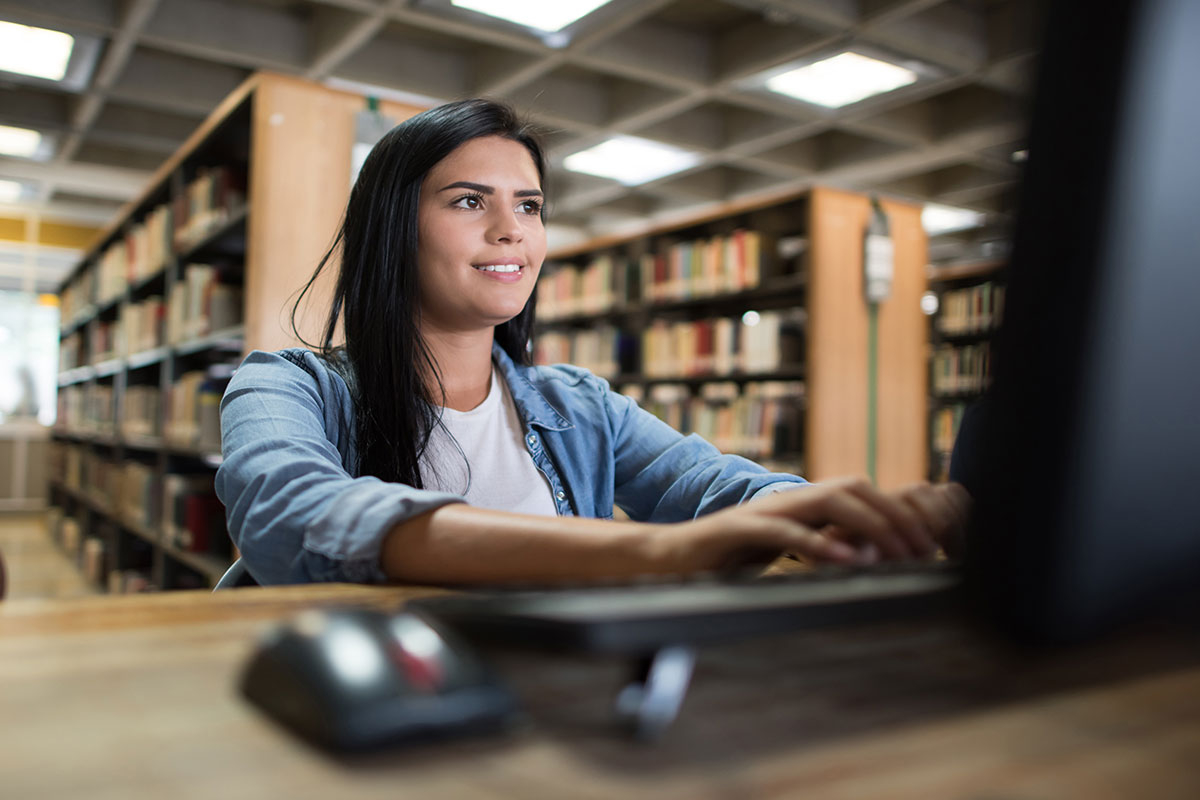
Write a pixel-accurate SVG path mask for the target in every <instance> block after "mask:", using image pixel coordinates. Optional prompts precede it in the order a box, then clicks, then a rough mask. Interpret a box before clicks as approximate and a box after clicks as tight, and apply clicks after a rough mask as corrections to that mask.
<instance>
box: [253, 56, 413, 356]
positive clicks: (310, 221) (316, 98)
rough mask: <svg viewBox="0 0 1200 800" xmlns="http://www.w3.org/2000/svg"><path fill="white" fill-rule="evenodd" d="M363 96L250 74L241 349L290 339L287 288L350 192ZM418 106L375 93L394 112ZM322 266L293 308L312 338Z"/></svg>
mask: <svg viewBox="0 0 1200 800" xmlns="http://www.w3.org/2000/svg"><path fill="white" fill-rule="evenodd" d="M365 107H366V101H365V100H364V98H363V97H361V96H359V95H355V94H351V93H349V92H342V91H337V90H334V89H329V88H326V87H324V86H321V85H319V84H315V83H310V82H308V81H304V80H300V79H297V78H290V77H286V76H282V75H272V74H264V75H261V76H259V82H258V86H257V88H256V89H255V92H254V110H253V121H252V123H251V153H250V176H249V196H250V216H249V220H248V223H247V224H248V227H247V243H246V287H245V292H246V350H247V351H249V350H252V349H259V350H276V349H279V348H281V347H293V346H296V345H297V344H299V342H298V340H297V339H296V337H295V336H294V335H293V333H292V328H291V320H290V314H291V310H292V305H293V304H294V302H295V300H296V295H297V293H298V292H299V291H300V289H301V288H302V287H303V286H304V284H305V283H306V282H307V281H308V279H309V277H310V276H311V275H312V272H313V270H314V269H316V266H317V264H318V263H319V262H320V260H321V256H322V255H324V253H325V251H326V250H328V248H329V247H330V245H331V244H332V243H333V238H334V236H335V235H336V233H337V229H338V225H339V224H340V222H341V218H342V213H343V212H344V211H345V209H346V201H347V199H349V197H350V149H351V146H352V144H353V141H354V116H355V114H356V113H357V112H359V111H361V110H363V109H364V108H365ZM421 110H422V109H420V108H417V107H415V106H405V105H400V104H398V103H382V104H381V106H380V111H381V112H382V113H383V114H385V115H386V116H388V117H391V118H392V119H393V120H395V121H396V122H400V121H401V120H404V119H407V118H408V117H410V116H412V115H413V114H416V113H418V112H419V111H421ZM333 266H334V267H335V269H327V270H326V271H325V272H324V273H323V274H322V276H321V279H320V280H319V281H318V283H317V284H316V285H315V286H314V290H313V291H310V294H309V296H307V297H306V299H305V302H304V303H303V304H302V305H301V307H300V311H299V313H298V314H297V317H296V323H297V327H298V328H299V329H300V333H301V335H302V336H303V337H304V338H305V339H306V340H308V341H310V342H318V341H319V339H320V334H321V330H322V328H323V322H324V320H325V315H326V313H327V311H328V308H329V300H330V297H331V292H332V288H333V285H334V282H335V278H336V266H337V264H336V262H335V263H334V265H333Z"/></svg>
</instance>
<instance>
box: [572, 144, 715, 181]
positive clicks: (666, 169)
mask: <svg viewBox="0 0 1200 800" xmlns="http://www.w3.org/2000/svg"><path fill="white" fill-rule="evenodd" d="M699 163H700V154H699V153H693V152H692V151H690V150H684V149H682V148H679V147H672V146H671V145H669V144H663V143H662V142H653V141H651V140H649V139H642V138H639V137H637V136H614V137H613V138H611V139H609V140H607V141H604V142H601V143H600V144H598V145H596V146H595V147H589V148H588V149H587V150H580V151H579V152H578V153H572V154H571V155H569V156H567V157H566V158H564V159H563V166H564V167H566V168H567V169H569V170H571V171H573V172H586V173H587V174H589V175H599V176H600V177H602V178H612V179H613V180H615V181H620V182H621V183H623V184H625V185H626V186H636V185H638V184H639V183H646V182H647V181H652V180H654V179H656V178H661V177H663V176H664V175H670V174H671V173H673V172H679V171H680V170H684V169H687V168H688V167H693V166H695V165H696V164H699Z"/></svg>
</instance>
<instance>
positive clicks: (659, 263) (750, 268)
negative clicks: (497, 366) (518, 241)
mask: <svg viewBox="0 0 1200 800" xmlns="http://www.w3.org/2000/svg"><path fill="white" fill-rule="evenodd" d="M763 261H764V235H763V234H762V233H761V232H759V231H751V230H737V231H734V232H733V233H732V234H730V235H729V236H714V237H712V238H708V239H697V240H695V241H689V242H680V243H678V244H674V245H670V246H668V247H665V248H663V249H662V250H661V251H660V252H657V253H648V254H645V255H643V256H641V257H640V258H625V257H620V256H613V255H601V256H598V257H596V258H594V259H592V260H591V261H589V262H588V263H587V264H583V265H578V264H563V265H560V266H558V267H557V268H552V269H549V270H547V272H546V274H545V275H543V276H542V278H541V279H540V281H539V287H538V317H539V318H540V319H542V320H546V321H549V320H554V319H560V318H562V317H568V316H572V315H577V314H595V313H603V312H605V311H608V310H610V309H613V308H619V307H622V306H626V305H630V304H634V303H642V302H646V303H653V302H656V301H667V300H680V299H686V298H689V297H705V296H710V295H715V294H722V293H727V292H738V291H742V290H744V289H750V288H753V287H756V286H758V285H759V283H760V281H761V280H762V275H763V272H764V264H763Z"/></svg>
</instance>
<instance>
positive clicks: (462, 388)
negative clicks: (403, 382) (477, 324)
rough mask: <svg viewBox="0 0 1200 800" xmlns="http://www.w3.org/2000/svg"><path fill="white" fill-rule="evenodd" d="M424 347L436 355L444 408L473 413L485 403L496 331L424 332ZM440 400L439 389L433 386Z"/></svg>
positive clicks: (490, 329)
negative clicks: (472, 411) (444, 395)
mask: <svg viewBox="0 0 1200 800" xmlns="http://www.w3.org/2000/svg"><path fill="white" fill-rule="evenodd" d="M422 335H423V337H424V339H425V346H426V347H428V348H429V354H430V355H431V356H433V360H434V363H436V364H437V365H438V371H439V372H440V374H441V378H442V388H443V389H444V390H445V392H446V398H445V406H446V408H452V409H454V410H455V411H470V410H471V409H473V408H475V407H476V406H478V405H479V404H480V403H482V402H483V401H484V400H485V399H486V398H487V395H488V391H489V390H490V389H491V385H492V384H491V380H492V340H493V339H494V337H495V332H494V330H493V329H492V328H488V329H487V331H486V332H485V331H475V332H471V333H447V332H440V331H422ZM433 393H434V400H435V401H436V400H437V387H436V386H435V387H433Z"/></svg>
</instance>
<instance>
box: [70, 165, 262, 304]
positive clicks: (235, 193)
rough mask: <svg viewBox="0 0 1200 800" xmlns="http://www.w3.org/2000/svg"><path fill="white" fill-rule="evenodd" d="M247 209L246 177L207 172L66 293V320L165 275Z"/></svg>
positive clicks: (134, 227) (131, 231) (134, 229)
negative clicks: (176, 257)
mask: <svg viewBox="0 0 1200 800" xmlns="http://www.w3.org/2000/svg"><path fill="white" fill-rule="evenodd" d="M245 204H246V188H245V176H244V174H243V173H242V172H241V171H239V170H235V169H234V168H232V167H230V166H220V167H206V168H202V169H200V170H198V171H197V173H196V177H195V178H194V179H193V180H192V182H191V183H189V184H188V185H187V186H186V187H185V189H184V191H183V192H182V193H181V194H179V195H178V196H176V197H175V198H174V199H173V200H172V201H170V202H169V203H164V204H162V205H159V206H157V207H155V208H154V209H152V210H151V211H150V212H148V213H147V214H146V215H145V216H144V217H143V218H142V219H141V220H139V221H138V222H136V223H135V224H133V225H131V226H130V227H129V228H128V229H127V230H126V231H125V233H124V235H122V236H120V237H119V238H117V239H116V240H115V241H114V242H112V243H111V244H110V245H109V246H108V247H107V248H106V249H105V250H104V252H102V253H101V254H100V256H99V258H98V259H97V260H96V263H95V265H94V267H93V268H91V269H85V270H84V271H83V272H82V273H81V275H80V276H79V277H77V278H76V279H75V280H74V281H72V282H71V284H70V285H69V286H67V287H65V288H64V290H63V293H62V314H63V319H64V320H67V321H71V320H74V319H75V318H76V317H77V316H78V315H79V314H80V313H82V312H83V310H84V309H86V308H87V307H88V305H90V304H92V303H96V304H104V303H108V302H111V301H112V300H115V299H116V298H118V297H120V296H121V295H122V294H124V292H125V291H126V289H127V288H128V287H129V285H130V284H132V283H137V282H138V281H141V280H144V279H146V278H148V277H150V276H151V275H154V274H155V273H157V272H158V271H160V270H161V269H163V268H164V267H165V266H166V265H167V263H168V262H169V261H170V259H171V257H172V255H173V254H174V253H177V252H180V251H183V250H186V249H187V248H189V247H192V246H194V245H195V244H197V243H198V242H200V241H201V240H202V239H204V238H205V237H206V236H208V235H209V234H211V233H212V232H213V231H214V230H215V229H217V228H219V227H220V226H221V225H224V224H225V223H226V222H227V221H228V220H229V219H230V218H231V217H232V216H233V215H234V214H237V213H239V212H240V210H241V209H243V208H244V207H245Z"/></svg>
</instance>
